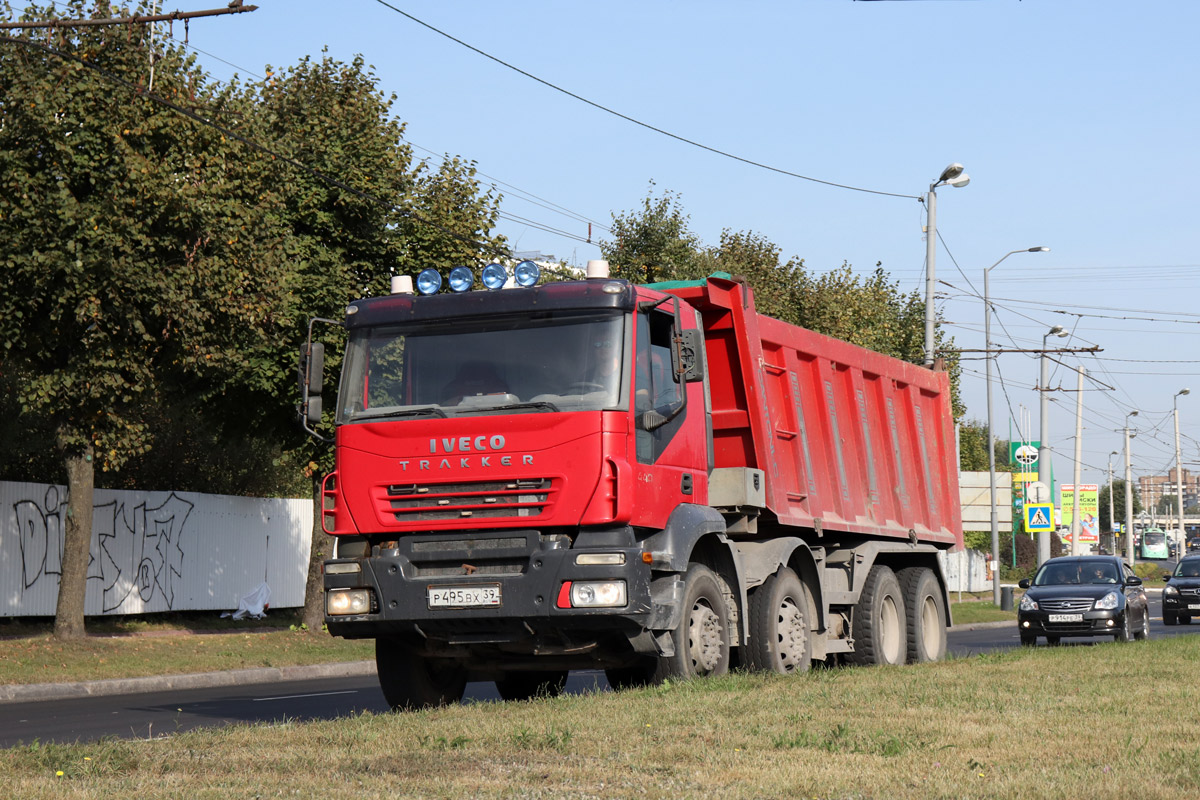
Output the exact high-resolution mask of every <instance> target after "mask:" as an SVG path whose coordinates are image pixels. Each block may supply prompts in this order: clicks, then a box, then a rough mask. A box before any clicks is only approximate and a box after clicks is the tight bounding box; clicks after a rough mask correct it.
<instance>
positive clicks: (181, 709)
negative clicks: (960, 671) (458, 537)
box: [0, 593, 1200, 748]
mask: <svg viewBox="0 0 1200 800" xmlns="http://www.w3.org/2000/svg"><path fill="white" fill-rule="evenodd" d="M1150 603H1151V606H1150V607H1151V616H1152V620H1151V638H1158V637H1165V636H1186V635H1193V634H1197V633H1200V624H1194V625H1179V626H1172V627H1169V628H1168V627H1166V626H1164V625H1163V624H1162V608H1161V600H1160V597H1159V596H1158V595H1157V593H1156V594H1152V595H1151V598H1150ZM1101 641H1106V640H1105V639H1095V640H1093V639H1063V645H1064V646H1067V647H1091V646H1094V645H1095V644H1096V643H1097V642H1101ZM1019 644H1020V643H1019V640H1018V638H1017V629H1016V625H1015V623H1012V624H1009V623H1006V624H1004V625H1002V626H995V625H990V626H979V627H974V628H972V627H962V628H956V629H954V630H951V631H950V634H949V644H948V650H949V652H950V653H951V654H952V655H954V656H957V657H967V656H972V655H977V654H980V653H988V652H995V651H997V650H1003V649H1009V648H1013V647H1018V646H1019ZM567 691H568V692H571V693H576V694H578V693H583V692H592V691H609V689H608V684H607V682H606V681H605V679H604V674H603V673H602V672H575V673H572V674H571V677H570V680H569V681H568V682H567ZM464 702H466V703H477V702H499V696H498V695H497V694H496V689H495V686H494V685H493V684H491V683H471V684H468V685H467V694H466V698H465V699H464ZM363 711H370V712H374V713H385V712H387V711H388V706H387V704H386V703H385V702H384V699H383V694H382V693H381V692H380V690H379V684H378V681H377V679H376V677H375V676H374V675H373V674H365V675H363V674H359V675H351V676H326V677H321V678H312V679H298V680H276V681H274V682H270V683H250V684H241V685H232V686H230V685H226V686H218V687H209V688H172V689H161V690H151V691H143V692H138V693H135V694H114V695H106V696H88V697H69V698H60V699H42V700H30V701H24V702H9V703H0V720H3V725H2V726H0V747H5V748H8V747H13V746H15V745H18V744H22V743H24V744H29V743H32V742H33V741H35V740H36V741H40V742H63V743H65V742H88V741H95V740H96V739H99V738H101V737H105V736H115V737H119V738H127V739H138V738H141V739H149V738H154V737H157V736H168V735H170V734H173V733H176V732H180V731H186V730H190V729H193V728H198V727H206V726H223V725H232V724H238V723H252V722H273V721H281V720H288V721H305V720H316V719H335V718H337V717H344V716H349V715H354V714H359V713H361V712H363Z"/></svg>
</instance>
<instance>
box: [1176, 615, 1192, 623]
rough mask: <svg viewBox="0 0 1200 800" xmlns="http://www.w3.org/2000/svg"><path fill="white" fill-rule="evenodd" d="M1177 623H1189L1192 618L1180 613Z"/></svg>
mask: <svg viewBox="0 0 1200 800" xmlns="http://www.w3.org/2000/svg"><path fill="white" fill-rule="evenodd" d="M1179 624H1180V625H1191V624H1192V618H1191V617H1189V616H1187V615H1186V614H1180V615H1179Z"/></svg>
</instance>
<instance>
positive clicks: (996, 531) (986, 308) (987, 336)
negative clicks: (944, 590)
mask: <svg viewBox="0 0 1200 800" xmlns="http://www.w3.org/2000/svg"><path fill="white" fill-rule="evenodd" d="M952 166H953V165H952ZM947 170H949V167H947ZM944 174H945V173H943V175H944ZM929 193H930V194H931V195H932V194H933V188H932V187H930V191H929ZM1049 250H1050V248H1049V247H1028V248H1025V249H1024V250H1010V251H1008V252H1007V253H1005V254H1004V255H1002V256H1001V257H1000V261H1003V260H1004V259H1006V258H1008V257H1009V256H1011V255H1015V254H1016V253H1046V252H1049ZM1000 261H997V262H996V263H995V264H992V265H991V266H990V267H988V268H987V269H985V270H984V271H983V360H984V362H985V363H986V364H987V451H988V489H989V492H990V495H991V515H990V519H991V527H992V602H993V603H995V604H996V606H997V607H999V605H1000V517H999V515H998V512H997V510H996V445H995V439H994V437H993V434H992V355H991V353H990V352H989V351H990V350H991V349H992V301H991V294H990V292H989V285H988V276H989V275H991V273H992V270H994V269H995V268H996V267H998V266H1000ZM930 263H931V264H932V263H933V262H932V261H931V262H930ZM925 310H926V313H928V311H929V307H928V306H926V308H925ZM926 323H927V324H928V317H926ZM928 334H929V330H928V328H927V329H926V335H928ZM1013 554H1014V555H1015V554H1016V548H1015V547H1014V548H1013Z"/></svg>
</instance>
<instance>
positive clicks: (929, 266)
mask: <svg viewBox="0 0 1200 800" xmlns="http://www.w3.org/2000/svg"><path fill="white" fill-rule="evenodd" d="M970 182H971V177H970V176H969V175H967V173H965V172H963V165H962V164H959V163H957V162H956V163H954V164H951V165H950V166H948V167H946V168H945V169H944V170H942V174H941V175H939V176H938V179H937V180H936V181H934V182H933V183H931V184H929V194H928V195H926V198H925V214H926V221H925V366H926V367H932V366H933V320H934V309H933V290H934V285H935V284H936V282H937V281H936V276H935V275H934V269H933V260H934V259H933V256H934V252H935V251H936V250H937V192H936V191H934V190H935V189H937V187H939V186H955V187H962V186H966V185H967V184H968V183H970ZM997 605H999V603H997Z"/></svg>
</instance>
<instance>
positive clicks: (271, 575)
mask: <svg viewBox="0 0 1200 800" xmlns="http://www.w3.org/2000/svg"><path fill="white" fill-rule="evenodd" d="M66 514H67V490H66V487H64V486H53V485H49V484H43V483H13V482H6V481H0V617H17V616H30V617H36V616H53V615H54V610H55V606H56V605H57V603H58V578H59V574H60V573H61V559H62V537H63V531H64V524H65V520H66ZM311 531H312V501H311V500H279V499H260V498H252V497H230V496H227V495H211V494H197V493H193V492H131V491H113V490H105V489H97V490H96V493H95V498H94V500H93V513H92V544H91V560H90V563H89V565H88V581H87V597H86V601H85V604H84V613H85V614H86V615H88V616H97V615H101V614H148V613H153V612H158V611H203V610H209V609H212V610H218V609H219V610H225V609H228V610H233V609H236V608H237V605H238V600H239V599H240V598H241V597H242V596H243V595H245V594H246V593H247V592H249V591H251V590H252V589H254V588H255V587H257V586H258V585H259V584H260V583H262V582H263V581H266V583H267V585H268V586H270V587H271V605H272V606H274V607H276V608H289V607H298V606H303V605H304V584H305V580H306V578H307V575H308V556H309V548H310V544H311Z"/></svg>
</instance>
